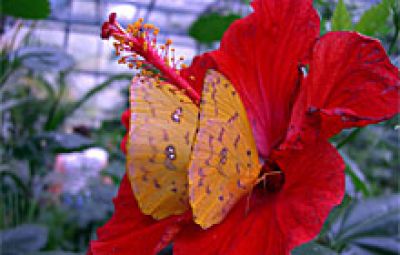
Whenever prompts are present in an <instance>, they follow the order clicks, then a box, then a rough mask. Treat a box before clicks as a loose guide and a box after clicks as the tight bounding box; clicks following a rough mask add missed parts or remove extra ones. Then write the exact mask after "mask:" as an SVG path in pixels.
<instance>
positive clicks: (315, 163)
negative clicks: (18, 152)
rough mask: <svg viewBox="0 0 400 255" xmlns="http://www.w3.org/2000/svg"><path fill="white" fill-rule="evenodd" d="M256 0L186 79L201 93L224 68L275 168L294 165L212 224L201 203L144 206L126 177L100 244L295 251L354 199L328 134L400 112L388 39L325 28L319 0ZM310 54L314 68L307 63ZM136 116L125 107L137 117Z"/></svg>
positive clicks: (139, 250) (95, 249) (182, 252)
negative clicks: (212, 73)
mask: <svg viewBox="0 0 400 255" xmlns="http://www.w3.org/2000/svg"><path fill="white" fill-rule="evenodd" d="M252 6H253V8H254V13H252V14H250V15H249V16H247V17H245V18H243V19H241V20H238V21H236V22H235V23H234V24H233V25H232V26H231V27H230V28H229V29H228V31H227V32H226V33H225V35H224V37H223V39H222V41H221V46H220V48H219V49H218V50H216V51H213V52H210V53H207V54H205V55H202V56H199V57H197V58H196V59H195V61H193V64H192V66H191V67H189V68H188V69H185V70H183V71H182V72H181V77H180V79H182V80H184V81H186V82H187V83H189V84H190V85H191V87H192V88H194V90H195V91H197V93H198V92H199V91H200V90H201V84H202V80H203V77H204V74H205V71H206V70H207V69H208V68H214V69H217V70H218V71H219V72H221V73H223V74H224V75H225V76H226V77H227V78H228V79H229V80H230V81H231V82H232V83H233V85H234V86H235V88H236V90H237V91H238V93H239V95H240V97H241V99H242V101H243V102H244V105H245V107H246V110H247V114H248V116H249V120H250V123H251V125H252V128H253V134H254V137H255V140H256V144H257V149H258V152H259V155H260V157H262V158H263V159H264V160H265V162H266V163H265V165H264V167H263V170H264V171H269V170H271V169H272V170H273V169H279V170H280V171H282V172H283V174H282V175H278V176H271V178H267V180H266V181H267V185H265V187H264V186H263V185H258V186H256V187H254V189H253V192H252V193H251V194H249V196H250V198H249V202H248V201H247V200H248V198H247V197H244V198H243V199H242V200H241V201H239V202H238V203H237V204H236V205H235V207H234V208H233V209H232V210H231V211H230V212H229V213H228V215H227V217H226V218H225V219H224V220H223V221H222V222H221V223H219V224H217V225H215V226H212V227H211V228H209V229H207V230H203V229H201V228H200V227H199V226H197V225H196V224H194V223H193V222H192V221H191V215H190V212H188V213H187V214H184V215H181V216H173V217H169V218H166V219H164V220H160V221H156V220H154V219H152V218H151V217H150V216H145V215H143V214H142V213H141V212H140V210H139V208H138V206H137V202H136V200H135V198H134V196H133V193H132V191H131V188H130V185H129V182H128V180H127V178H124V179H123V181H122V184H121V187H120V191H119V194H118V196H117V198H116V199H115V201H114V203H115V213H114V216H113V217H112V219H111V220H110V221H109V222H108V223H107V224H106V225H105V226H104V227H102V228H101V229H99V231H98V240H97V241H92V243H91V252H92V253H93V254H111V253H114V254H153V253H155V252H157V251H158V250H160V249H161V248H162V247H164V246H165V245H167V244H168V243H170V242H173V249H174V254H177V255H186V254H202V255H203V254H204V255H205V254H207V255H211V254H224V255H225V254H273V255H275V254H278V255H280V254H289V252H290V251H291V250H292V249H293V248H294V247H296V246H298V245H300V244H302V243H304V242H307V241H309V240H311V239H312V238H314V237H315V236H316V235H317V234H318V233H319V231H320V229H321V226H322V225H323V223H324V220H325V219H326V217H327V215H328V213H329V211H330V210H331V209H332V207H334V206H335V205H337V204H339V203H340V202H341V200H342V197H343V194H344V172H343V170H344V163H343V161H342V159H341V157H340V155H339V154H338V152H337V151H336V149H335V148H334V147H333V146H332V145H330V144H329V142H328V139H329V138H330V137H332V136H333V135H335V134H337V133H338V132H340V131H341V130H342V129H344V128H350V127H360V126H365V125H367V124H371V123H377V122H380V121H383V120H387V119H390V118H392V117H393V116H394V115H395V114H397V113H398V112H399V109H398V100H399V89H400V80H399V71H398V69H397V68H395V67H394V66H393V65H392V64H391V63H390V61H389V59H388V57H387V55H386V54H385V51H384V49H383V48H382V46H381V44H380V43H379V41H377V40H375V39H371V38H368V37H365V36H362V35H360V34H357V33H354V32H333V33H328V34H326V35H324V36H323V37H319V36H318V35H319V31H320V29H319V18H318V15H317V13H316V11H315V10H314V9H313V7H312V3H311V1H308V0H279V1H278V0H264V1H263V0H255V1H254V2H253V4H252ZM113 24H115V18H114V19H113V20H110V21H109V22H107V23H106V25H105V26H104V27H103V32H104V33H103V34H104V35H105V36H110V35H115V34H116V33H117V34H118V33H119V32H118V31H119V30H115V29H113ZM306 66H307V67H308V73H305V72H302V71H301V70H302V69H304V67H306ZM167 76H168V75H167ZM190 76H194V78H195V79H189V78H188V77H190ZM166 79H167V80H169V81H170V82H171V83H173V84H177V83H179V82H181V81H178V82H177V79H176V78H175V77H172V78H170V77H166ZM191 80H192V81H191ZM178 85H179V84H178ZM181 87H184V86H181ZM190 93H192V96H193V95H195V94H196V93H195V92H190ZM194 97H195V96H194ZM194 101H198V97H197V98H195V100H194ZM128 119H129V112H128V113H124V114H123V119H122V121H123V123H124V125H125V126H127V125H128ZM123 146H124V145H123ZM248 208H250V210H249V211H247V209H248Z"/></svg>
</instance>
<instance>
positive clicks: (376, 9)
mask: <svg viewBox="0 0 400 255" xmlns="http://www.w3.org/2000/svg"><path fill="white" fill-rule="evenodd" d="M393 3H394V0H382V2H381V3H379V4H377V5H374V6H372V7H371V8H370V9H369V10H367V11H366V12H364V13H363V15H362V16H361V18H360V21H359V22H358V23H357V24H356V25H355V26H354V29H355V30H356V31H357V32H360V33H362V34H365V35H370V36H373V35H377V34H384V33H387V32H388V30H389V27H388V24H387V21H388V18H389V17H390V10H391V6H392V5H393Z"/></svg>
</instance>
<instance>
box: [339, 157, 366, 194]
mask: <svg viewBox="0 0 400 255" xmlns="http://www.w3.org/2000/svg"><path fill="white" fill-rule="evenodd" d="M341 155H342V157H343V159H344V161H345V162H346V174H347V175H348V176H349V177H350V178H351V181H352V183H353V185H354V187H355V189H356V191H360V192H361V193H362V194H363V195H364V197H368V196H369V195H370V193H371V192H370V188H369V184H368V181H367V178H366V177H365V175H364V173H363V172H362V171H361V169H360V168H359V166H358V164H357V162H355V161H354V160H352V159H351V158H350V157H349V156H347V155H346V154H345V153H341Z"/></svg>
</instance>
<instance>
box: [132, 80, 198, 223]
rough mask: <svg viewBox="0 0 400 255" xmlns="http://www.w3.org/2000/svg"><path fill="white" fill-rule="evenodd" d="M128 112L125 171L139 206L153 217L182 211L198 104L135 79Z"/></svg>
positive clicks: (171, 88) (162, 86)
mask: <svg viewBox="0 0 400 255" xmlns="http://www.w3.org/2000/svg"><path fill="white" fill-rule="evenodd" d="M130 110H131V121H130V130H129V138H128V143H127V145H128V146H127V148H128V151H127V173H128V176H129V179H130V182H131V186H132V189H133V192H134V195H135V197H136V199H137V201H138V204H139V207H140V208H141V210H142V212H143V213H144V214H147V215H152V216H153V217H154V218H155V219H162V218H165V217H168V216H170V215H176V214H181V213H183V212H185V211H186V210H187V209H188V208H189V204H188V181H187V174H188V172H187V169H188V164H189V160H190V153H191V146H192V143H193V137H194V134H195V130H196V123H197V116H198V108H197V106H196V105H195V104H193V103H192V101H191V100H190V99H189V98H188V97H187V96H185V95H184V94H183V93H182V92H180V91H177V90H176V89H175V87H174V86H172V85H170V84H168V83H165V82H160V81H157V80H155V79H151V78H135V79H134V80H133V81H132V85H131V88H130Z"/></svg>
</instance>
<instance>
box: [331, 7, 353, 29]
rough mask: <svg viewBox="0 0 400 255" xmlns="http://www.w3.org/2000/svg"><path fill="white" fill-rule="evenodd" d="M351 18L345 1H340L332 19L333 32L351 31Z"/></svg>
mask: <svg viewBox="0 0 400 255" xmlns="http://www.w3.org/2000/svg"><path fill="white" fill-rule="evenodd" d="M352 27H353V25H352V23H351V16H350V13H349V11H348V10H347V8H346V5H345V4H344V2H343V0H339V2H338V3H337V5H336V9H335V11H334V12H333V17H332V31H343V30H351V29H352Z"/></svg>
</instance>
